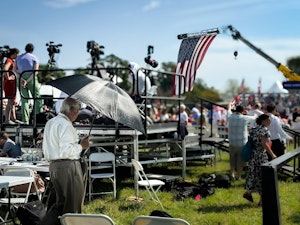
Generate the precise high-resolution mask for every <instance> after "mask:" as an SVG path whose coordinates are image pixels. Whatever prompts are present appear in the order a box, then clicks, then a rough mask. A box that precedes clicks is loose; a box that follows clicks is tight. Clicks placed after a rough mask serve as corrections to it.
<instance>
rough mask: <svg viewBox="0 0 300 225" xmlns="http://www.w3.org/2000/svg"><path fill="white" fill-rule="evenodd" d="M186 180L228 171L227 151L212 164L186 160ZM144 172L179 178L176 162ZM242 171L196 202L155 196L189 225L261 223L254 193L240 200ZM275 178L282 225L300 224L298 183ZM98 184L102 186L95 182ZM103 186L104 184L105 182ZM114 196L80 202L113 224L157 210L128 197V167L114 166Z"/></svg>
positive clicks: (153, 205) (142, 192)
mask: <svg viewBox="0 0 300 225" xmlns="http://www.w3.org/2000/svg"><path fill="white" fill-rule="evenodd" d="M187 165H188V166H187V180H190V181H192V182H197V181H198V179H199V177H200V176H201V175H203V174H204V173H205V174H207V173H208V174H209V173H225V174H228V173H229V157H228V153H222V154H221V158H220V157H219V155H218V157H217V162H216V164H215V165H212V166H211V165H209V166H207V165H205V163H204V162H188V163H187ZM145 170H146V172H148V173H156V174H166V175H176V176H178V177H181V174H182V170H181V164H180V163H166V164H157V165H153V166H151V165H148V166H147V167H146V168H145ZM245 174H246V172H245V173H244V175H243V178H242V179H241V180H239V181H234V182H232V185H231V187H230V188H228V189H222V188H218V189H216V191H215V193H214V194H213V195H211V196H209V197H207V198H203V199H201V200H200V201H196V200H195V199H193V198H188V199H185V200H184V201H180V200H177V199H176V198H175V195H176V194H175V193H174V192H170V191H169V192H167V191H162V192H159V197H160V199H161V200H162V203H163V205H164V207H165V209H166V212H167V213H169V214H170V215H172V216H173V217H180V218H182V219H185V220H187V221H188V222H189V223H190V224H191V225H198V224H201V225H202V224H204V225H254V224H262V208H261V207H258V206H257V202H258V200H259V196H258V195H255V194H254V195H253V198H254V201H255V203H253V204H251V203H249V202H247V201H246V200H245V199H243V197H242V195H243V193H244V183H245ZM286 180H287V181H284V180H281V179H280V180H279V195H280V204H281V218H282V224H284V225H296V224H300V214H299V212H300V204H299V202H300V194H299V183H294V182H292V181H291V179H286ZM99 185H103V184H101V183H99ZM105 186H106V184H105ZM117 189H118V196H117V200H115V201H114V200H112V195H106V196H102V197H98V198H94V200H93V201H91V202H88V203H86V204H85V205H84V208H83V211H84V213H96V214H97V213H103V214H106V215H108V216H110V217H111V218H112V219H113V220H114V221H115V223H116V225H131V223H132V221H133V219H134V217H135V216H138V215H149V214H150V213H151V211H153V210H156V209H160V207H159V205H158V204H156V203H154V202H153V201H150V202H148V203H147V204H146V205H145V207H144V208H143V209H141V210H139V207H140V204H138V203H136V202H134V201H131V200H128V197H130V196H134V195H135V192H134V184H133V178H132V176H130V169H129V168H127V169H124V168H118V184H117ZM139 196H140V197H143V198H147V197H148V194H147V193H146V192H145V190H143V189H140V190H139Z"/></svg>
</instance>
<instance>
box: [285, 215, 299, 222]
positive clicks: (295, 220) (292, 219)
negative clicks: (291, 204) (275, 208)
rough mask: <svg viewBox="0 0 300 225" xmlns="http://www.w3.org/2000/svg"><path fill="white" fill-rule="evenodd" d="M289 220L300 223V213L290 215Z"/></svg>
mask: <svg viewBox="0 0 300 225" xmlns="http://www.w3.org/2000/svg"><path fill="white" fill-rule="evenodd" d="M287 221H291V222H292V223H294V224H300V214H299V213H294V214H293V215H292V216H290V217H288V219H287Z"/></svg>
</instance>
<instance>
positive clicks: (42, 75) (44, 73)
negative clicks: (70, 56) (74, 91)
mask: <svg viewBox="0 0 300 225" xmlns="http://www.w3.org/2000/svg"><path fill="white" fill-rule="evenodd" d="M39 70H41V71H40V72H39V75H38V79H39V82H40V83H41V84H45V83H46V82H48V81H51V80H55V79H57V78H60V77H64V76H66V72H65V71H64V70H60V69H58V68H52V69H49V68H48V65H43V64H41V65H40V68H39Z"/></svg>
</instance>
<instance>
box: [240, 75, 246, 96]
mask: <svg viewBox="0 0 300 225" xmlns="http://www.w3.org/2000/svg"><path fill="white" fill-rule="evenodd" d="M244 92H245V79H244V78H243V80H242V83H241V86H240V88H239V94H243V93H244Z"/></svg>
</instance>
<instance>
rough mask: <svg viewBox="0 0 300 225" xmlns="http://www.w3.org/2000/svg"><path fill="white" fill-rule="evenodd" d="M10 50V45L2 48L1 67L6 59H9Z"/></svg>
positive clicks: (0, 50) (0, 48)
mask: <svg viewBox="0 0 300 225" xmlns="http://www.w3.org/2000/svg"><path fill="white" fill-rule="evenodd" d="M9 51H10V48H9V46H8V45H4V46H0V65H1V67H2V64H3V63H4V62H3V60H4V58H5V57H8V55H9Z"/></svg>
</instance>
